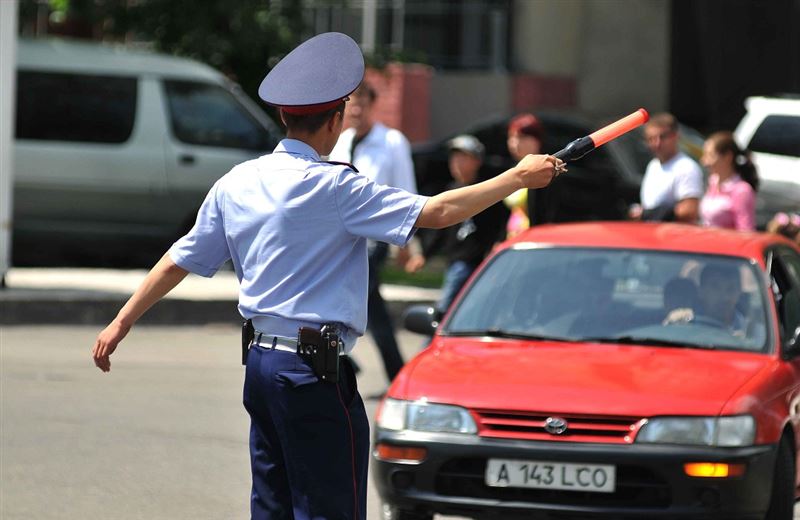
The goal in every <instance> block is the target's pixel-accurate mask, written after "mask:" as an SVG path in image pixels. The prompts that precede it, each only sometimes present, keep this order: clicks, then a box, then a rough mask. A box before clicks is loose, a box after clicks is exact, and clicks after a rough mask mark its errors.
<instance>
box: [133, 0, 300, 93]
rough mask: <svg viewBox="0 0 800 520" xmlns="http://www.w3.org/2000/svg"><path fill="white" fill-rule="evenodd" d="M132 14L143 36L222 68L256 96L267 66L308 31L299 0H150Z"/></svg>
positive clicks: (158, 46)
mask: <svg viewBox="0 0 800 520" xmlns="http://www.w3.org/2000/svg"><path fill="white" fill-rule="evenodd" d="M127 14H128V17H129V18H128V19H127V20H126V23H127V24H128V27H127V29H128V30H131V31H133V32H134V33H135V34H137V36H138V37H139V38H140V39H141V38H144V39H151V40H152V41H153V42H154V43H155V46H156V49H157V50H160V51H162V52H167V53H172V54H178V55H181V56H186V57H190V58H194V59H197V60H200V61H203V62H205V63H208V64H209V65H211V66H213V67H215V68H217V69H220V70H221V71H223V72H224V73H225V74H227V75H228V76H230V77H231V79H233V80H234V81H236V82H238V83H239V84H240V85H242V88H243V89H244V90H245V92H246V93H247V94H248V95H250V97H252V98H257V92H258V85H259V84H260V82H261V80H262V79H263V77H264V75H265V74H266V72H267V71H268V70H269V69H270V68H271V67H273V66H274V65H275V64H276V63H277V62H278V61H279V60H280V58H281V57H282V56H283V55H285V54H286V53H287V52H288V51H289V50H291V49H292V48H293V47H294V46H295V45H297V44H298V43H299V42H300V41H301V39H302V36H303V21H302V11H301V8H300V2H294V1H292V2H274V1H273V2H269V3H267V2H264V1H263V0H235V1H231V0H147V1H145V2H142V3H140V4H138V5H135V6H134V7H131V8H130V9H129V10H128V13H127Z"/></svg>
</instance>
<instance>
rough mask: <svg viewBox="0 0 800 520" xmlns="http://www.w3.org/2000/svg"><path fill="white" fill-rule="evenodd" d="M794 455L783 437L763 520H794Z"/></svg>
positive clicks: (786, 439) (787, 439)
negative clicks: (767, 507) (767, 506)
mask: <svg viewBox="0 0 800 520" xmlns="http://www.w3.org/2000/svg"><path fill="white" fill-rule="evenodd" d="M794 473H795V467H794V453H793V450H792V447H791V445H790V444H789V438H788V437H786V436H784V437H783V438H782V439H781V443H780V446H779V447H778V456H777V458H776V460H775V471H774V472H773V475H772V495H771V496H770V500H769V509H768V510H767V516H766V517H765V518H764V520H792V518H794V480H795V474H794Z"/></svg>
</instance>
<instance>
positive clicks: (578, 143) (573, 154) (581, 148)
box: [553, 135, 595, 162]
mask: <svg viewBox="0 0 800 520" xmlns="http://www.w3.org/2000/svg"><path fill="white" fill-rule="evenodd" d="M594 148H595V146H594V141H592V138H591V137H589V136H588V135H587V136H586V137H580V138H578V139H575V140H574V141H572V142H571V143H569V144H568V145H567V146H565V147H564V148H562V149H561V150H559V151H557V152H556V153H554V154H553V157H555V158H557V159H561V160H562V161H564V162H570V161H576V160H578V159H580V158H581V157H583V156H584V155H586V154H587V153H589V152H591V151H592V150H594Z"/></svg>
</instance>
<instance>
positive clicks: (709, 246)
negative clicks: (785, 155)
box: [506, 222, 791, 261]
mask: <svg viewBox="0 0 800 520" xmlns="http://www.w3.org/2000/svg"><path fill="white" fill-rule="evenodd" d="M529 243H536V244H539V245H543V244H546V245H550V246H562V247H606V248H620V249H655V250H663V251H681V252H687V253H699V254H718V255H728V256H737V257H741V258H748V259H753V260H757V261H758V260H760V259H762V257H763V252H764V250H765V249H766V248H767V247H769V246H770V245H773V244H778V243H780V244H788V245H790V244H791V242H790V241H789V240H786V239H784V238H783V237H781V236H779V235H775V234H769V233H755V232H742V231H732V230H724V229H714V228H706V227H701V226H693V225H688V224H674V223H649V222H581V223H574V224H552V225H542V226H533V227H532V228H530V229H528V230H527V231H525V232H524V233H521V234H520V235H518V236H517V237H515V238H513V239H511V240H509V241H508V242H506V245H507V246H521V245H524V244H529Z"/></svg>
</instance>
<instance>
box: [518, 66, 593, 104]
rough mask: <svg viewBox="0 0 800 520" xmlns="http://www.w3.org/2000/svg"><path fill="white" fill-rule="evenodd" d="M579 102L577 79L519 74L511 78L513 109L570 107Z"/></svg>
mask: <svg viewBox="0 0 800 520" xmlns="http://www.w3.org/2000/svg"><path fill="white" fill-rule="evenodd" d="M577 102H578V94H577V87H576V80H575V78H574V77H567V76H543V75H536V74H517V75H515V76H513V77H512V80H511V105H512V107H511V108H512V109H513V110H525V109H529V108H568V107H574V106H575V105H576V104H577Z"/></svg>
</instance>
